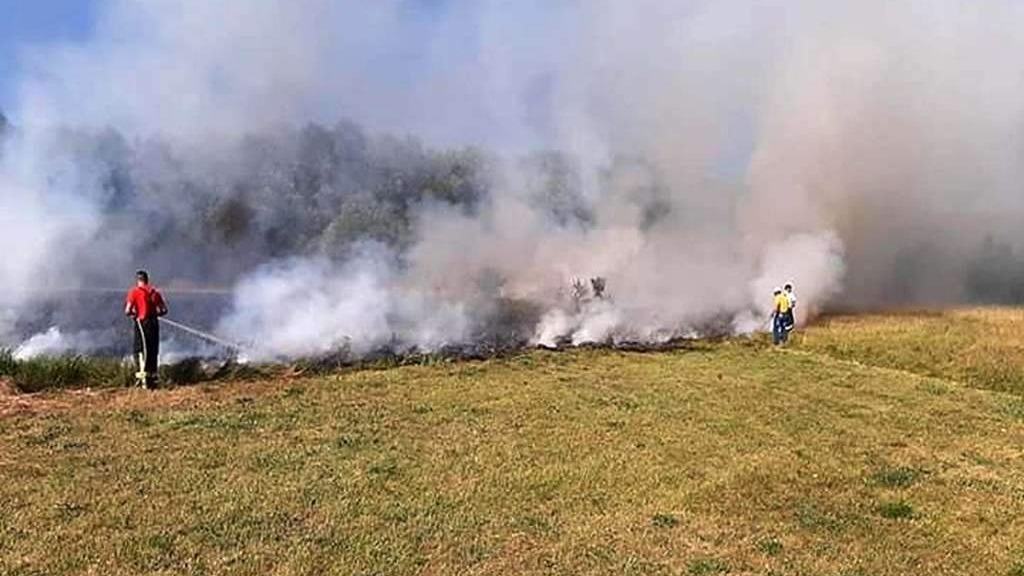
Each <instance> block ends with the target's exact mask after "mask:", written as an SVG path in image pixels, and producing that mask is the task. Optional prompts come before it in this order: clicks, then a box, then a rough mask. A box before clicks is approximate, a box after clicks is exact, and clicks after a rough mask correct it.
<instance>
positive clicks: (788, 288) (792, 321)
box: [782, 282, 796, 332]
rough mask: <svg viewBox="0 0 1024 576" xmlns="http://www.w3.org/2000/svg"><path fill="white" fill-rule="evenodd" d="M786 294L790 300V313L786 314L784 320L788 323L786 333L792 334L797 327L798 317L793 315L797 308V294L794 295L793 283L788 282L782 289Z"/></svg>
mask: <svg viewBox="0 0 1024 576" xmlns="http://www.w3.org/2000/svg"><path fill="white" fill-rule="evenodd" d="M782 289H783V291H784V292H785V296H786V298H787V299H789V312H787V313H786V317H785V318H784V320H785V323H786V332H792V331H793V328H794V327H795V326H796V317H795V316H794V315H793V310H794V309H795V308H796V294H794V293H793V283H792V282H786V285H785V286H783V287H782Z"/></svg>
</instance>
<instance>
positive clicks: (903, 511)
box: [876, 500, 916, 520]
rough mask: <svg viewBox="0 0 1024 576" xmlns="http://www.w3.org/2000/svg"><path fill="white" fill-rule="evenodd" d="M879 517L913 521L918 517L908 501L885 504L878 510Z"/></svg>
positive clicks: (879, 506) (880, 505)
mask: <svg viewBox="0 0 1024 576" xmlns="http://www.w3.org/2000/svg"><path fill="white" fill-rule="evenodd" d="M876 510H877V511H878V515H879V516H881V517H882V518H887V519H889V520H912V519H913V518H915V517H916V514H915V513H914V507H913V506H912V505H911V504H910V503H909V502H906V501H903V500H898V501H896V502H883V503H882V504H879V505H878V507H877V508H876Z"/></svg>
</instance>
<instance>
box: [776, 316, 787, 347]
mask: <svg viewBox="0 0 1024 576" xmlns="http://www.w3.org/2000/svg"><path fill="white" fill-rule="evenodd" d="M787 340H789V330H787V329H786V315H785V314H775V315H774V316H772V343H774V344H782V343H783V342H785V341H787Z"/></svg>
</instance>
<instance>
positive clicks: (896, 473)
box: [874, 466, 923, 488]
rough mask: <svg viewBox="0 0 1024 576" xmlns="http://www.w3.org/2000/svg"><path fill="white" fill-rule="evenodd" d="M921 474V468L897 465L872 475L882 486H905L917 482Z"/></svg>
mask: <svg viewBox="0 0 1024 576" xmlns="http://www.w3.org/2000/svg"><path fill="white" fill-rule="evenodd" d="M922 474H923V472H922V471H921V470H918V469H915V468H907V467H903V466H898V467H895V468H885V469H884V470H881V471H879V472H878V473H876V474H875V475H874V481H875V483H876V484H878V485H879V486H882V487H884V488H906V487H908V486H910V485H911V484H913V483H914V482H917V480H918V479H919V478H920V477H921V476H922Z"/></svg>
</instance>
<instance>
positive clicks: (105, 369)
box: [0, 349, 134, 392]
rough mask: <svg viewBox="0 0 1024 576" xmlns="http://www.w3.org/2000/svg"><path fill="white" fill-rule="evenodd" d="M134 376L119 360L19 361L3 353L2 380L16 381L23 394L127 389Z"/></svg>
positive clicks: (62, 358) (0, 358) (72, 357)
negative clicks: (95, 387) (91, 388)
mask: <svg viewBox="0 0 1024 576" xmlns="http://www.w3.org/2000/svg"><path fill="white" fill-rule="evenodd" d="M133 372H134V370H133V369H132V368H131V367H130V366H128V365H126V364H125V363H123V362H121V361H120V360H116V359H107V358H86V357H83V356H75V355H70V356H55V357H39V358H32V359H29V360H16V359H15V358H14V355H13V353H12V352H11V351H10V350H6V349H0V377H7V378H10V379H12V380H13V381H14V382H15V383H16V384H17V386H18V388H19V389H20V390H21V391H23V392H40V391H42V390H49V389H63V388H81V387H84V386H90V385H102V386H125V385H127V384H128V383H130V382H131V380H132V373H133Z"/></svg>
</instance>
